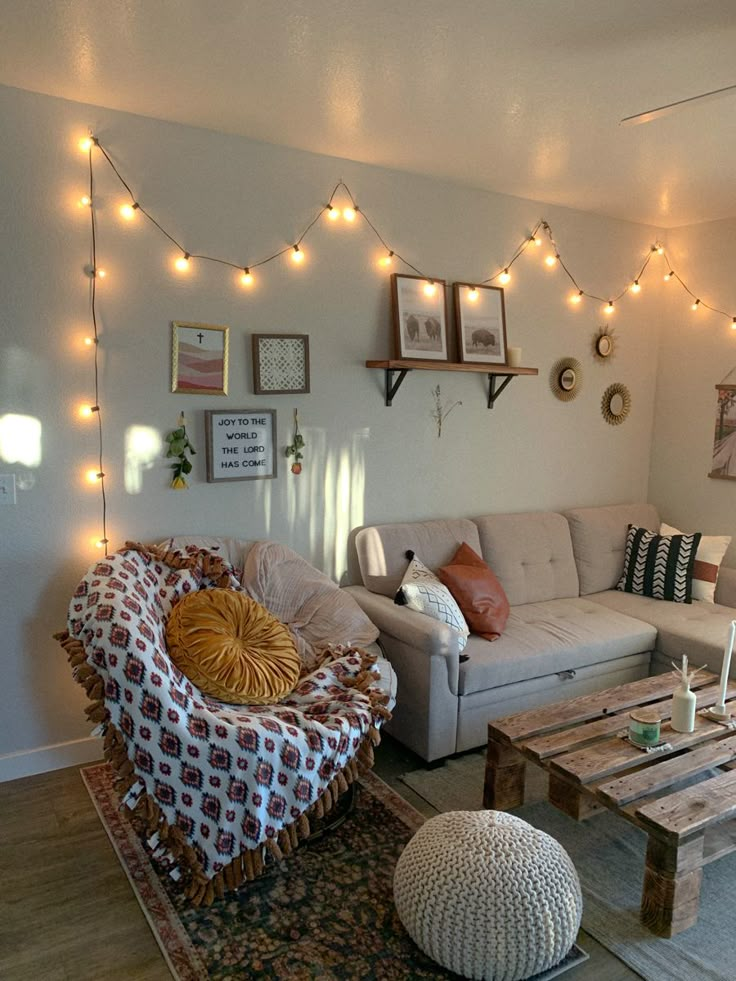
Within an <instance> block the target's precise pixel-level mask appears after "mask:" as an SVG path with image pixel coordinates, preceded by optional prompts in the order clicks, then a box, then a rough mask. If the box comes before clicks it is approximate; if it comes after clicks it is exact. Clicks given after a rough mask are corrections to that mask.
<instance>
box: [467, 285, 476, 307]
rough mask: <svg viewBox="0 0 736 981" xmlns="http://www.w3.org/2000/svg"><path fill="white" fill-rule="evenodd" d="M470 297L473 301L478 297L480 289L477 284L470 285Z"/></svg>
mask: <svg viewBox="0 0 736 981" xmlns="http://www.w3.org/2000/svg"><path fill="white" fill-rule="evenodd" d="M468 299H469V300H470V302H471V303H475V301H476V300H477V299H478V290H477V289H476V287H475V286H470V287H469V288H468Z"/></svg>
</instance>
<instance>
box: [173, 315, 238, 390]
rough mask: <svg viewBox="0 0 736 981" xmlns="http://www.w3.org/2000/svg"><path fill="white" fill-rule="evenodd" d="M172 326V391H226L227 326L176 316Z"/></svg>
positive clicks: (228, 337) (227, 359)
mask: <svg viewBox="0 0 736 981" xmlns="http://www.w3.org/2000/svg"><path fill="white" fill-rule="evenodd" d="M171 329H172V333H171V391H172V392H176V393H177V394H178V393H182V394H185V395H227V376H228V362H229V340H230V336H229V335H230V328H229V327H217V326H215V325H214V324H200V323H193V322H190V321H183V320H175V321H173V323H172V325H171Z"/></svg>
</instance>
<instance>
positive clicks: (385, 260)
mask: <svg viewBox="0 0 736 981" xmlns="http://www.w3.org/2000/svg"><path fill="white" fill-rule="evenodd" d="M393 261H394V254H393V252H392V251H391V249H389V250H388V252H387V253H386V255H384V256H382V257H381V258H380V259H379V260H378V262H379V264H380V265H382V266H390V265H392V264H393Z"/></svg>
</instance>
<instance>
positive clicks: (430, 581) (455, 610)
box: [394, 552, 470, 651]
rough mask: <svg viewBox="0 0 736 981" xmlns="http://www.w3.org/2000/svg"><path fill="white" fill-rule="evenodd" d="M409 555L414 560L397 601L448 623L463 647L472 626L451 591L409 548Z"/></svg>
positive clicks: (397, 594) (403, 580)
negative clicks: (456, 633)
mask: <svg viewBox="0 0 736 981" xmlns="http://www.w3.org/2000/svg"><path fill="white" fill-rule="evenodd" d="M408 557H411V561H410V562H409V567H408V568H407V570H406V572H405V573H404V578H403V579H402V580H401V585H400V586H399V588H398V590H397V592H396V596H395V597H394V603H397V604H398V605H399V606H408V607H409V609H410V610H416V612H417V613H424V614H426V616H429V617H432V618H433V619H435V620H442V621H443V622H444V623H446V624H448V625H449V626H450V627H452V628H453V629H454V630H456V631H457V632H458V634H459V635H460V650H461V651H462V650H463V649H464V648H465V645H466V644H467V642H468V634H469V633H470V628H469V627H468V625H467V623H466V622H465V617H464V616H463V615H462V612H461V610H460V607H459V606H458V605H457V603H456V602H455V599H454V597H453V595H452V593H451V592H450V590H449V589H448V588H447V586H443V584H442V583H441V582H440V581H439V579H438V578H437V576H436V575H435V574H434V573H433V572H432V571H431V570H430V569H428V568H427V567H426V565H424V563H423V562H420V561H419V559H418V558H416V556H415V555H414V553H413V552H407V558H408Z"/></svg>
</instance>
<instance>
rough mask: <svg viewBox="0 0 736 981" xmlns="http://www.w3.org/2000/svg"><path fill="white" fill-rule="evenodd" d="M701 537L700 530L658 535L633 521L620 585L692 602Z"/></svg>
mask: <svg viewBox="0 0 736 981" xmlns="http://www.w3.org/2000/svg"><path fill="white" fill-rule="evenodd" d="M700 538H701V535H700V532H695V534H693V535H658V534H657V533H656V532H654V531H648V530H647V529H646V528H637V527H636V526H635V525H629V531H628V534H627V536H626V552H625V555H624V571H623V574H622V576H621V579H620V580H619V582H618V585H617V586H616V588H617V589H620V590H621V591H622V592H625V593H637V594H639V595H640V596H651V597H652V598H653V599H661V600H671V601H673V602H675V603H692V583H693V567H694V565H695V554H696V552H697V550H698V545H699V544H700Z"/></svg>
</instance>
